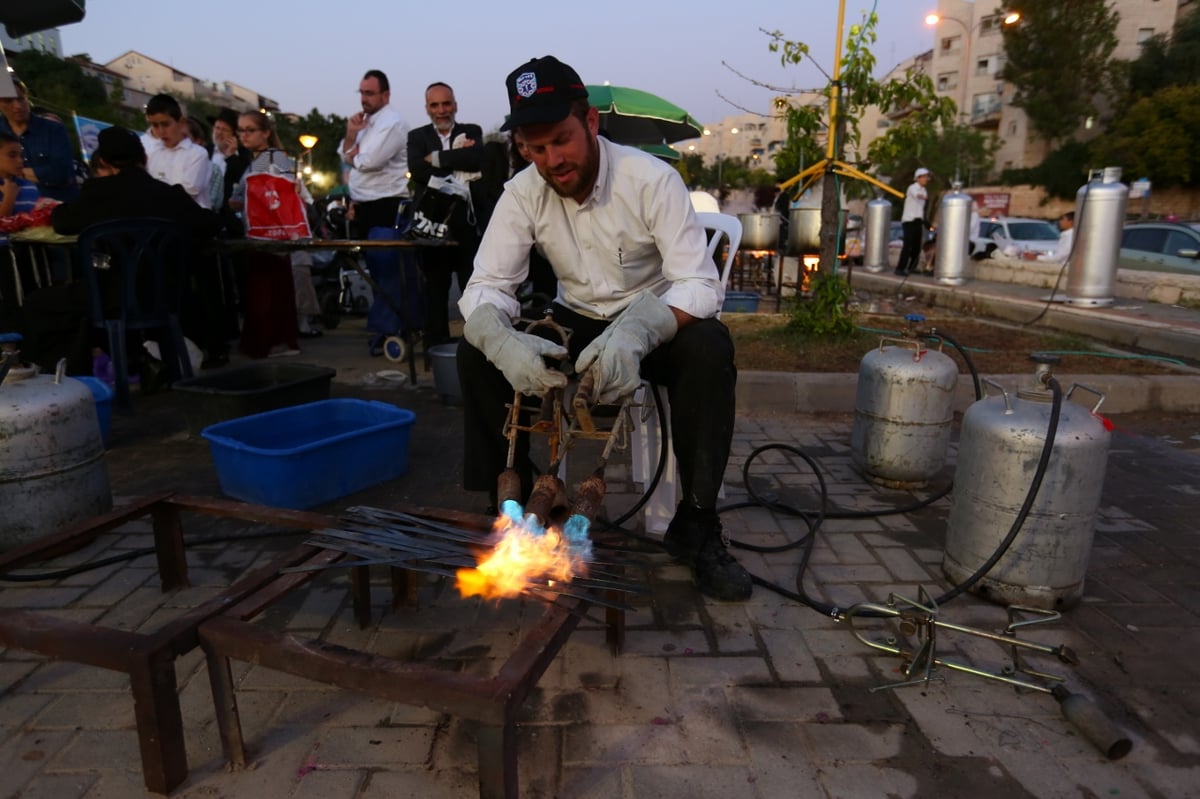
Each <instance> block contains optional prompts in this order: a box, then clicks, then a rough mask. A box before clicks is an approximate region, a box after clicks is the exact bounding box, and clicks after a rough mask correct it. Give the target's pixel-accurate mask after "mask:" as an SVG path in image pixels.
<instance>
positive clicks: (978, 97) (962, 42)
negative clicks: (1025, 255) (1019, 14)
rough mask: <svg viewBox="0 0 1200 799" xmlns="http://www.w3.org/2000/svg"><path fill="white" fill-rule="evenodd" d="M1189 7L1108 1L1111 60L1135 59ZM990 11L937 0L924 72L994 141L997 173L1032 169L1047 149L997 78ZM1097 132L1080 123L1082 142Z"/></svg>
mask: <svg viewBox="0 0 1200 799" xmlns="http://www.w3.org/2000/svg"><path fill="white" fill-rule="evenodd" d="M1189 4H1190V0H1182V2H1181V0H1111V1H1110V7H1112V8H1113V9H1114V10H1115V11H1116V12H1117V14H1118V15H1119V17H1120V20H1119V22H1118V23H1117V30H1116V36H1117V47H1116V50H1115V51H1114V52H1113V57H1114V58H1118V59H1123V60H1129V61H1132V60H1134V59H1136V58H1137V57H1138V55H1139V54H1140V52H1141V46H1142V43H1143V42H1145V41H1146V40H1147V39H1149V38H1150V37H1151V36H1154V35H1156V34H1160V33H1170V31H1171V30H1172V28H1173V27H1174V25H1175V19H1176V16H1177V14H1178V12H1179V9H1180V7H1181V6H1185V5H1189ZM995 8H996V5H995V3H993V2H990V0H978V1H977V2H976V1H973V0H939V2H938V6H937V14H938V17H939V20H938V23H937V25H936V26H935V28H934V31H933V35H934V47H933V58H932V60H931V62H930V65H929V74H930V76H931V77H932V78H933V80H934V85H935V87H936V89H937V92H938V94H940V95H942V96H944V97H949V98H950V99H952V100H954V102H955V103H956V104H957V105H958V109H959V118H960V120H961V121H963V122H965V123H967V124H970V125H972V126H974V127H976V128H978V129H980V130H983V131H986V132H988V133H991V134H992V135H993V136H995V137H996V138H997V140H998V141H999V143H1000V148H999V149H998V150H997V152H996V170H997V171H1000V170H1003V169H1009V168H1018V169H1021V168H1026V167H1030V166H1036V165H1037V164H1039V163H1041V162H1042V160H1043V159H1044V158H1045V157H1046V155H1047V151H1048V146H1047V143H1046V142H1045V141H1043V140H1041V139H1039V138H1038V137H1037V136H1036V135H1034V134H1033V132H1032V130H1031V129H1030V125H1029V120H1028V118H1027V117H1026V115H1025V112H1024V111H1023V110H1022V109H1020V108H1017V107H1016V106H1014V105H1013V104H1012V99H1013V91H1012V86H1011V85H1006V83H1005V82H1004V81H1003V80H1001V79H1000V77H999V75H1000V72H1001V70H1002V69H1003V68H1004V62H1005V54H1004V36H1003V33H1002V31H1003V27H1004V24H1005V21H1004V19H1003V17H1002V15H1000V14H997V13H996V11H995ZM1018 24H1020V23H1018ZM1098 132H1099V129H1098V128H1097V127H1096V126H1095V120H1085V121H1084V122H1083V123H1082V124H1081V130H1080V135H1081V136H1083V137H1085V138H1086V137H1088V136H1092V135H1095V134H1096V133H1098Z"/></svg>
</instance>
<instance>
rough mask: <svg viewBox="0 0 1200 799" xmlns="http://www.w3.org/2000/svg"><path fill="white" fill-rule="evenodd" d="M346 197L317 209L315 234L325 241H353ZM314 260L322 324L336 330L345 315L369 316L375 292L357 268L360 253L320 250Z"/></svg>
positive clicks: (325, 199)
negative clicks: (350, 238)
mask: <svg viewBox="0 0 1200 799" xmlns="http://www.w3.org/2000/svg"><path fill="white" fill-rule="evenodd" d="M348 204H349V201H348V200H347V198H346V197H344V196H338V197H323V198H321V199H320V200H318V201H317V203H316V204H314V206H313V213H312V217H313V219H312V221H311V222H310V224H311V226H312V230H313V234H314V235H315V236H316V237H317V238H322V239H331V240H333V239H346V238H349V233H348V224H347V222H346V210H347V207H348ZM312 259H313V266H312V271H313V287H314V288H315V289H316V292H317V302H318V303H319V304H320V308H321V317H320V318H321V325H322V326H323V327H324V328H325V329H326V330H333V329H334V328H336V327H337V326H338V324H339V323H340V322H341V320H342V317H343V316H366V315H367V311H368V310H369V309H370V307H371V302H372V301H373V299H374V297H373V293H372V291H371V287H370V285H368V283H367V281H366V278H365V277H364V276H363V275H362V274H361V270H359V269H358V268H357V266H358V261H359V254H358V253H357V252H351V251H348V250H340V249H339V250H316V251H314V252H313V254H312Z"/></svg>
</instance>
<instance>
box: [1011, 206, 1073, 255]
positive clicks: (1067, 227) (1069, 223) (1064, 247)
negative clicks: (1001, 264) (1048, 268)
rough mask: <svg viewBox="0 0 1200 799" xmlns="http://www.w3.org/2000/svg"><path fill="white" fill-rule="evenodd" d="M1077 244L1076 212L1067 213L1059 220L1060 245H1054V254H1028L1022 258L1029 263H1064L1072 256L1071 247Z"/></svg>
mask: <svg viewBox="0 0 1200 799" xmlns="http://www.w3.org/2000/svg"><path fill="white" fill-rule="evenodd" d="M1074 242H1075V212H1074V211H1067V212H1066V213H1065V214H1063V215H1062V216H1060V217H1059V218H1058V243H1057V244H1055V245H1054V252H1048V253H1044V254H1041V255H1038V254H1037V253H1032V252H1027V253H1024V254H1023V255H1022V257H1023V258H1024V259H1025V260H1027V261H1053V262H1054V263H1059V264H1061V263H1064V262H1065V261H1066V260H1067V257H1068V256H1070V254H1071V245H1072V244H1074Z"/></svg>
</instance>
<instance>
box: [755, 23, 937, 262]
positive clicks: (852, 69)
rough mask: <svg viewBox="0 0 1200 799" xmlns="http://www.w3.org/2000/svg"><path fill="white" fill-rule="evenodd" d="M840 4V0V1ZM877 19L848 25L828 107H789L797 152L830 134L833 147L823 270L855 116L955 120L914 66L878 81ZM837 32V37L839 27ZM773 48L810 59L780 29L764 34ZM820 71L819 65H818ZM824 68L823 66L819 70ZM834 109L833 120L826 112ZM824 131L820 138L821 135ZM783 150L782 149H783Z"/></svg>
mask: <svg viewBox="0 0 1200 799" xmlns="http://www.w3.org/2000/svg"><path fill="white" fill-rule="evenodd" d="M843 2H844V0H843ZM878 24H879V17H878V15H876V14H874V13H869V14H864V15H863V17H862V21H861V22H860V23H858V24H856V25H851V26H850V32H849V36H848V37H847V40H846V44H845V49H844V54H843V55H842V57H841V59H840V61H839V63H838V64H837V67H838V68H837V69H835V71H834V74H833V75H829V74H828V73H825V74H826V75H827V77H829V84H828V85H827V86H826V87H825V89H824V90H823V92H822V93H823V94H824V95H825V97H826V98H827V101H828V105H827V106H814V105H802V106H789V107H788V109H787V119H788V145H787V147H790V148H794V151H795V152H796V153H797V154H800V153H805V154H810V153H811V152H812V143H813V142H817V141H819V140H820V139H822V138H824V136H832V137H833V139H832V146H830V145H829V143H828V140H827V145H826V149H825V151H824V153H823V154H822V156H821V158H822V159H826V156H827V155H829V154H830V153H832V158H829V159H827V163H826V167H825V168H826V174H825V178H826V179H825V180H824V181H823V183H822V189H821V191H822V196H821V260H820V263H821V266H820V268H821V269H824V268H826V266H827V265H830V264H835V263H836V262H837V251H838V240H839V238H840V237H839V230H838V223H839V213H838V211H839V210H840V208H839V204H840V199H839V192H838V186H837V179H836V175H835V174H834V173H833V170H834V169H835V167H836V166H837V164H838V163H842V157H843V154H844V153H845V152H846V151H847V150H848V149H849V150H853V151H857V150H858V147H859V142H860V141H861V137H860V133H859V129H858V120H859V118H860V117H861V116H862V112H863V111H864V110H865V109H867V108H869V107H871V106H877V107H878V108H879V109H880V110H881V111H882V112H883V113H885V114H886V113H888V112H891V111H894V110H900V109H911V114H910V116H911V115H918V116H921V117H924V118H925V120H926V122H925V124H928V125H930V126H932V127H935V128H936V127H941V128H947V127H949V126H951V125H952V124H953V122H954V114H955V111H956V108H955V104H954V101H953V100H950V99H949V98H945V97H939V96H938V94H937V92H936V91H935V90H934V85H933V81H932V80H931V79H930V77H929V76H928V75H926V74H924V73H922V72H918V71H916V70H911V69H910V70H908V71H907V72H906V73H905V74H904V76H902V77H899V78H892V79H889V80H886V81H878V80H876V79H875V77H874V75H873V73H874V71H875V55H874V54H873V53H872V52H871V49H870V47H871V45H873V44H874V43H875V41H876V38H877V35H876V32H875V29H876V27H877V26H878ZM837 33H838V36H839V37H840V36H841V33H842V32H841V31H840V30H839V31H838V32H837ZM768 36H769V37H770V38H771V42H770V49H771V52H775V53H780V61H782V63H783V64H784V65H785V66H787V65H789V64H800V63H802V62H803V61H804V60H805V59H808V58H809V46H808V45H807V44H805V43H803V42H793V41H790V40H788V39H787V38H785V37H784V35H783V34H782V33H781V32H779V31H774V32H768ZM817 66H818V69H820V66H819V65H817ZM822 71H823V72H824V70H822ZM831 109H832V117H833V118H832V119H828V118H827V117H829V116H830V110H831ZM822 134H824V136H823V135H822ZM786 150H787V148H785V151H786Z"/></svg>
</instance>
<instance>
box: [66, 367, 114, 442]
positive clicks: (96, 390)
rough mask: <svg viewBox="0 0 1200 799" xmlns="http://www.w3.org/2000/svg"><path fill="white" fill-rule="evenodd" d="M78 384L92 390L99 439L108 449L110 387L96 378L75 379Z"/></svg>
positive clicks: (111, 391) (110, 414)
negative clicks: (98, 423) (98, 424)
mask: <svg viewBox="0 0 1200 799" xmlns="http://www.w3.org/2000/svg"><path fill="white" fill-rule="evenodd" d="M75 379H76V380H78V381H79V382H81V383H83V384H85V385H86V386H87V387H88V388H89V389H91V390H92V399H94V400H96V418H97V419H99V420H100V439H101V440H102V441H103V442H104V446H105V447H108V441H109V438H110V437H111V433H112V398H113V390H112V386H110V385H109V384H108V383H105V382H104V381H103V380H101V379H100V378H98V377H77V378H75Z"/></svg>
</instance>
